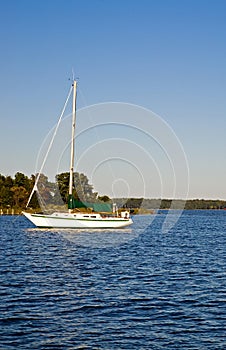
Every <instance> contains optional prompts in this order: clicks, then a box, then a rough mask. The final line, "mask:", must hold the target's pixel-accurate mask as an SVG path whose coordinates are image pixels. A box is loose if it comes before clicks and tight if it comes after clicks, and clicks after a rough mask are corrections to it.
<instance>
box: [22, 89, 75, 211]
mask: <svg viewBox="0 0 226 350" xmlns="http://www.w3.org/2000/svg"><path fill="white" fill-rule="evenodd" d="M72 89H73V85H72V86H71V87H70V90H69V93H68V95H67V98H66V101H65V103H64V107H63V109H62V112H61V114H60V117H59V119H58V122H57V125H56V128H55V130H54V133H53V136H52V139H51V141H50V143H49V147H48V150H47V152H46V155H45V157H44V160H43V162H42V165H41V168H40V170H39V172H38V175H37V177H36V180H35V184H34V187H33V189H32V191H31V194H30V196H29V199H28V201H27V205H26V208H27V207H28V204H29V203H30V200H31V198H32V196H33V194H34V192H35V191H37V190H38V187H37V184H38V181H39V178H40V176H41V173H42V170H43V168H44V165H45V163H46V160H47V157H48V154H49V152H50V150H51V148H52V145H53V142H54V139H55V136H56V133H57V131H58V128H59V126H60V123H61V120H62V118H63V115H64V112H65V109H66V107H67V104H68V100H69V98H70V96H71V92H72Z"/></svg>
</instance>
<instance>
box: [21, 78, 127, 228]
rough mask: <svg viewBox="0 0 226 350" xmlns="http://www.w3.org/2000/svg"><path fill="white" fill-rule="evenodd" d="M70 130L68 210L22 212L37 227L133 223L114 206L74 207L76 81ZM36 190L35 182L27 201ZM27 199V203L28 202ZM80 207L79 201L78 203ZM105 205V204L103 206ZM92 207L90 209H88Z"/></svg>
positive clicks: (89, 226)
mask: <svg viewBox="0 0 226 350" xmlns="http://www.w3.org/2000/svg"><path fill="white" fill-rule="evenodd" d="M72 89H73V100H72V124H71V125H72V131H71V154H70V177H69V196H68V211H67V212H65V211H62V212H53V213H51V214H39V213H29V212H23V214H24V216H25V217H26V218H27V219H28V220H30V221H31V222H32V223H33V224H34V225H35V226H36V227H39V228H62V229H65V228H66V229H84V228H88V229H93V228H98V229H106V228H123V227H126V226H128V225H131V224H132V223H133V221H132V219H131V217H130V212H129V210H122V211H120V213H119V211H118V210H117V209H116V208H115V206H114V208H113V209H112V211H111V212H102V211H96V210H95V208H96V207H98V205H96V206H95V205H91V204H90V207H89V204H87V203H85V204H84V207H86V208H89V210H86V211H80V210H79V208H78V207H77V208H76V204H77V205H78V201H76V200H75V199H74V198H73V174H74V150H75V125H76V123H75V122H76V96H77V81H76V80H74V81H73V84H72ZM35 190H37V182H36V183H35V185H34V188H33V191H32V193H31V195H30V198H29V201H30V199H31V197H32V195H33V193H34V191H35ZM29 201H28V203H29ZM79 206H80V208H81V206H82V205H81V202H80V203H79ZM105 207H106V206H105ZM90 208H92V209H90Z"/></svg>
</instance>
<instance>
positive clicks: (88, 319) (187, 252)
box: [0, 211, 226, 350]
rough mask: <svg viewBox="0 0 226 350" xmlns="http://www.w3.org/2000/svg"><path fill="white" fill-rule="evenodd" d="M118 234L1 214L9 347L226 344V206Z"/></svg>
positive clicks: (0, 330) (1, 297)
mask: <svg viewBox="0 0 226 350" xmlns="http://www.w3.org/2000/svg"><path fill="white" fill-rule="evenodd" d="M165 217H166V213H165V212H163V213H162V214H158V215H156V216H155V218H154V220H153V221H151V220H150V217H145V216H141V217H135V218H134V221H135V222H134V225H133V226H132V227H131V228H129V229H126V230H125V232H124V231H123V230H121V231H120V230H119V231H117V232H114V231H106V232H105V231H104V232H100V231H93V232H84V231H79V232H77V233H75V232H65V231H61V232H58V231H57V230H55V231H54V230H37V229H34V228H33V226H32V224H30V223H29V222H28V221H27V219H26V218H24V217H6V216H2V217H0V240H1V241H0V264H1V266H0V278H1V283H0V318H1V320H0V349H4V350H9V349H117V350H118V349H130V350H132V349H217V350H218V349H226V253H225V247H226V211H186V212H184V213H183V215H182V216H181V217H180V218H179V220H178V222H177V223H176V225H175V226H174V227H173V228H172V229H171V230H170V231H169V232H168V233H163V232H162V229H161V228H162V223H163V221H164V219H165Z"/></svg>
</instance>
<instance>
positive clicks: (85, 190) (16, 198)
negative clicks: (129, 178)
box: [0, 172, 226, 211]
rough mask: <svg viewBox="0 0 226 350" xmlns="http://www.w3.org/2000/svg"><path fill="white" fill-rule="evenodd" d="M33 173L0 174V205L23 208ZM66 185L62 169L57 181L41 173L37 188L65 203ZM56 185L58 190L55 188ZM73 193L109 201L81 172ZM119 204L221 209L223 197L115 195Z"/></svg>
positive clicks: (47, 197)
mask: <svg viewBox="0 0 226 350" xmlns="http://www.w3.org/2000/svg"><path fill="white" fill-rule="evenodd" d="M35 178H36V177H35V175H31V176H30V177H28V176H26V175H24V174H23V173H21V172H17V173H16V174H15V176H14V177H11V176H4V175H1V174H0V209H1V210H4V209H7V208H14V209H15V210H18V211H22V210H24V209H25V208H26V204H27V201H28V198H29V196H30V193H31V191H32V189H33V187H34V184H35ZM68 185H69V173H68V172H65V173H61V174H58V175H56V181H55V182H51V181H49V179H48V177H47V176H45V175H44V174H41V175H40V178H39V184H38V190H39V193H40V194H41V196H42V198H44V199H45V200H47V201H48V202H49V203H52V204H53V205H54V204H55V203H56V202H57V201H58V199H59V198H58V197H59V195H60V197H61V199H62V200H63V202H64V203H67V197H68ZM56 188H57V189H58V191H56ZM73 192H74V193H73V195H74V197H75V198H76V199H79V200H80V201H85V202H96V201H100V200H101V201H104V202H109V201H110V200H111V199H110V198H109V197H108V196H99V195H98V193H97V192H95V191H94V190H93V186H92V185H91V184H90V183H89V179H88V178H87V176H86V175H84V174H82V173H77V172H76V173H74V190H73ZM114 202H116V204H117V206H118V207H127V208H130V209H132V210H133V209H139V208H142V209H144V210H145V209H147V210H149V209H156V210H157V209H181V208H184V209H190V210H194V209H224V208H226V201H223V200H204V199H193V200H187V201H185V200H179V199H178V200H173V201H172V200H171V199H147V198H145V199H144V198H114ZM29 206H30V207H32V208H33V209H34V210H40V207H39V202H38V200H37V197H36V196H35V195H34V196H33V197H32V199H31V202H30V204H29Z"/></svg>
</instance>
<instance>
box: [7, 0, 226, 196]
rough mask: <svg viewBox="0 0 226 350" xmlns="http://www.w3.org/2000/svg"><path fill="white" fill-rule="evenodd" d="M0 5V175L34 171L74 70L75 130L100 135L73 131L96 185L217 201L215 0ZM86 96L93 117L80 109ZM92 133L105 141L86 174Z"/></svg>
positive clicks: (220, 102) (220, 54)
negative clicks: (89, 130) (114, 109)
mask: <svg viewBox="0 0 226 350" xmlns="http://www.w3.org/2000/svg"><path fill="white" fill-rule="evenodd" d="M0 7H1V11H0V43H1V55H0V77H1V79H0V121H1V124H0V125H1V127H0V149H1V162H0V173H1V174H3V175H11V176H14V174H15V173H16V172H18V171H19V172H22V173H24V174H26V175H28V176H30V175H31V174H33V173H34V172H35V168H36V163H37V155H38V154H39V152H40V146H41V144H42V142H43V140H44V138H45V137H46V135H47V133H48V132H49V130H50V129H51V128H52V127H53V126H54V125H55V123H56V122H57V119H58V117H59V115H60V112H61V109H62V107H63V104H64V101H65V99H66V96H67V93H68V90H69V88H70V81H69V79H70V78H71V77H72V71H74V74H75V77H76V78H77V77H78V78H79V80H78V102H77V108H78V110H86V111H87V113H88V117H87V118H83V120H82V118H79V113H78V118H77V124H78V130H80V131H81V130H84V128H89V124H90V120H92V121H95V123H96V124H97V125H98V137H99V139H98V142H99V143H98V142H97V140H96V141H95V140H93V137H94V134H95V133H96V135H97V131H96V129H95V128H93V129H92V130H95V131H94V134H92V135H91V134H89V135H88V134H87V133H86V134H87V135H88V136H87V138H84V139H83V138H82V137H81V138H80V140H81V142H82V143H83V145H84V142H88V141H89V147H90V148H89V149H90V150H91V151H90V156H89V157H90V158H87V152H85V151H84V150H83V153H82V154H81V155H80V156H81V158H80V159H81V162H80V164H81V169H82V170H84V171H87V172H88V175H89V176H91V177H92V180H93V182H94V185H96V186H97V187H98V191H100V192H102V191H101V189H100V186H101V183H102V185H104V182H105V181H106V177H108V179H109V180H110V182H111V191H110V192H109V190H108V189H107V187H106V188H105V189H104V190H103V193H104V192H108V194H110V195H112V193H113V192H114V193H116V194H117V195H118V196H120V195H123V188H124V190H125V191H124V192H125V193H126V194H127V195H131V196H138V197H139V196H142V195H145V196H147V197H149V196H154V197H158V195H159V197H160V196H162V197H171V196H173V195H175V197H177V198H185V197H187V198H211V199H225V200H226V185H225V178H226V159H225V158H226V156H225V149H226V137H225V131H226V102H225V92H226V63H225V62H226V21H225V17H226V1H225V0H215V1H213V0H212V1H206V0H183V1H181V0H158V1H156V0H141V1H135V0H115V1H104V0H62V1H61V0H45V1H44V0H33V1H29V0H20V1H17V0H7V1H6V0H0ZM109 102H114V103H116V102H117V103H121V105H120V106H121V107H120V108H122V109H120V110H118V111H117V113H118V115H120V113H121V112H120V111H121V110H124V109H123V108H124V107H125V105H126V104H127V106H128V110H127V111H126V112H125V115H126V117H125V115H124V116H123V118H121V117H119V118H116V117H115V116H113V114H112V116H111V117H110V115H111V111H112V104H109ZM106 103H107V105H106ZM96 104H101V105H100V107H99V108H100V109H101V108H102V107H101V106H102V104H104V106H105V107H106V109H105V112H104V116H102V117H100V114H101V112H100V110H98V113H96V114H95V112H94V109H95V108H94V107H89V106H92V105H96ZM131 105H132V106H134V110H135V112H134V114H133V112H131V111H130V110H129V108H130V106H131ZM114 106H115V105H114ZM117 106H118V105H117ZM135 106H139V108H138V107H135ZM147 110H148V111H150V115H149V117H148V116H147V115H146V114H145V113H146V112H144V111H147ZM99 112H100V113H99ZM127 112H128V114H127ZM130 112H131V114H130ZM92 113H94V116H92ZM81 116H82V112H81ZM90 118H91V119H90ZM98 118H99V119H98ZM101 118H106V119H105V123H106V125H105V126H103V125H102V124H103V119H101ZM86 121H87V122H88V125H86V127H85V126H84V125H85V124H82V123H85V122H86ZM80 123H81V124H82V126H79V125H80ZM101 123H102V124H101ZM111 123H112V124H111ZM115 123H117V127H116V128H115ZM120 123H121V124H120ZM152 123H154V126H153V124H152ZM110 124H111V125H113V124H114V128H112V129H109V128H110ZM122 124H123V125H122ZM106 126H108V127H107V128H106ZM152 127H153V129H152ZM155 127H156V129H155ZM79 128H80V129H79ZM158 128H159V129H158ZM157 129H158V130H157ZM109 130H111V131H110V132H109ZM134 130H136V134H135V131H134ZM153 130H155V131H153ZM159 130H161V132H160V133H159V132H158V131H159ZM80 131H79V132H80ZM122 131H123V132H122ZM145 131H146V134H145ZM111 132H112V134H111ZM83 135H85V134H84V133H83ZM104 135H105V139H104ZM116 135H120V137H118V138H119V139H120V142H119V141H118V140H117V141H115V142H113V140H116V139H117V137H116ZM145 135H146V136H145ZM164 135H167V136H166V139H164ZM156 138H157V139H156ZM109 139H110V141H111V142H110V143H111V144H108V141H109ZM91 140H93V145H94V146H95V147H97V146H98V145H100V143H101V142H103V141H104V142H105V143H103V144H102V145H103V147H101V149H102V150H103V149H105V153H104V154H102V159H98V166H97V165H96V167H95V166H94V165H93V167H95V169H94V170H95V171H94V170H93V169H91V163H92V162H91V160H93V159H96V158H95V156H94V154H93V152H92V151H93V150H94V149H95V147H93V145H92V142H91ZM153 140H154V141H155V144H158V146H159V148H158V149H157V148H155V146H154V141H153ZM166 140H167V142H166ZM78 141H79V139H78ZM119 144H120V146H121V147H119V148H118V149H117V147H116V145H117V146H118V145H119ZM134 146H136V147H134ZM78 147H79V146H78ZM122 149H126V150H127V152H124V153H122V152H121V150H122ZM160 149H161V150H163V151H162V152H160ZM106 150H108V151H107V153H106ZM113 150H114V151H115V153H114V152H113ZM129 150H131V153H132V155H133V157H131V158H130V159H128V155H129ZM138 150H139V151H138ZM141 150H142V152H143V153H139V152H140V151H141ZM97 151H98V152H100V150H98V147H97ZM84 152H85V153H84ZM117 152H118V153H117ZM120 152H121V153H120ZM145 152H146V153H145ZM152 152H153V153H152ZM131 153H130V154H131ZM147 153H148V154H147ZM144 154H145V155H146V156H144ZM166 155H167V157H168V158H167V157H166ZM176 155H178V158H177V157H176ZM120 157H121V158H120ZM145 157H146V158H145ZM180 157H181V158H180ZM109 158H111V159H112V162H110V161H109V162H110V164H108V166H107V168H106V162H107V159H109ZM164 158H167V161H165V165H164ZM126 159H127V160H128V162H127V163H128V164H127V167H126ZM142 159H143V163H142V161H141V160H142ZM150 159H151V160H150ZM167 162H168V163H169V164H171V170H169V169H168V168H169V164H168V165H167V164H166V163H167ZM116 163H118V164H116ZM87 164H88V165H90V168H89V167H87ZM102 164H103V166H102ZM115 164H116V165H115ZM167 167H168V168H167ZM107 169H108V170H107ZM120 169H121V173H120ZM100 170H102V171H100ZM170 171H171V173H172V174H170V175H169V179H167V176H168V174H169V173H170ZM104 172H105V174H106V175H107V176H106V177H105V180H103V179H102V176H103V175H104ZM110 173H111V174H110ZM133 173H134V177H133V176H132V175H131V174H133ZM188 173H189V175H188ZM125 174H126V175H125ZM129 174H130V175H131V179H129V178H128V176H129ZM136 176H137V178H136ZM149 176H150V179H149ZM100 178H101V181H100ZM98 181H99V182H98ZM133 181H134V183H133ZM149 182H151V187H152V189H149V188H148V186H149ZM173 182H174V185H175V183H176V185H175V186H174V185H173ZM144 183H145V186H144ZM117 186H118V187H117ZM113 187H114V191H113ZM132 187H133V188H132ZM173 187H174V188H173ZM175 187H176V190H175ZM144 188H145V190H144ZM182 188H183V189H182ZM181 189H182V190H181ZM112 191H113V192H112ZM145 191H146V192H145ZM103 193H102V194H103Z"/></svg>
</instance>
